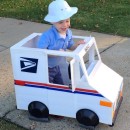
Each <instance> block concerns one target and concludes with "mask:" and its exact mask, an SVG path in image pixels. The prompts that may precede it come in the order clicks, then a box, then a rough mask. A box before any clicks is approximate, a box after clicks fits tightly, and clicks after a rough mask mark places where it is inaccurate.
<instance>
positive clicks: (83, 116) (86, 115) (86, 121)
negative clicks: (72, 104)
mask: <svg viewBox="0 0 130 130" xmlns="http://www.w3.org/2000/svg"><path fill="white" fill-rule="evenodd" d="M76 119H77V121H78V122H79V123H80V124H81V125H84V126H94V127H95V126H97V125H98V124H99V118H98V116H97V114H96V113H95V112H93V111H91V110H88V109H81V110H79V111H78V112H77V113H76Z"/></svg>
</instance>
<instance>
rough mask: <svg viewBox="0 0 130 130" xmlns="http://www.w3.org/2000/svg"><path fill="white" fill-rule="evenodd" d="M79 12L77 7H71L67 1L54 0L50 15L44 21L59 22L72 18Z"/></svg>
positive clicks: (49, 10)
mask: <svg viewBox="0 0 130 130" xmlns="http://www.w3.org/2000/svg"><path fill="white" fill-rule="evenodd" d="M77 11H78V8H77V7H70V6H69V5H68V3H67V2H66V1H65V0H54V1H53V2H51V3H50V4H49V7H48V14H47V15H46V16H45V18H44V20H45V21H47V22H58V21H61V20H65V19H68V18H70V17H71V16H72V15H74V14H76V13H77Z"/></svg>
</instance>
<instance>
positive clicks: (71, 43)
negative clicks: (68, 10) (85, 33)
mask: <svg viewBox="0 0 130 130" xmlns="http://www.w3.org/2000/svg"><path fill="white" fill-rule="evenodd" d="M68 37H69V40H68V47H67V49H69V48H71V47H72V46H73V45H74V40H73V38H72V31H71V30H70V29H69V30H68Z"/></svg>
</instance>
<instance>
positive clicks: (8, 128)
mask: <svg viewBox="0 0 130 130" xmlns="http://www.w3.org/2000/svg"><path fill="white" fill-rule="evenodd" d="M0 130H26V129H24V128H22V127H20V126H17V125H15V124H13V123H10V122H8V121H5V120H3V119H1V118H0Z"/></svg>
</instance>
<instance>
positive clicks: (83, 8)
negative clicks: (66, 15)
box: [0, 0, 130, 37]
mask: <svg viewBox="0 0 130 130" xmlns="http://www.w3.org/2000/svg"><path fill="white" fill-rule="evenodd" d="M51 1H52V0H0V17H11V18H17V19H24V20H29V21H35V22H44V21H43V18H44V16H45V15H46V14H47V8H48V4H49V3H50V2H51ZM67 2H68V3H69V4H70V5H71V6H76V7H78V9H79V11H78V13H77V14H76V15H74V16H73V17H72V18H71V26H72V28H76V29H82V30H89V31H96V32H101V33H107V34H113V35H122V36H129V37H130V0H67ZM44 23H46V22H44Z"/></svg>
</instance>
